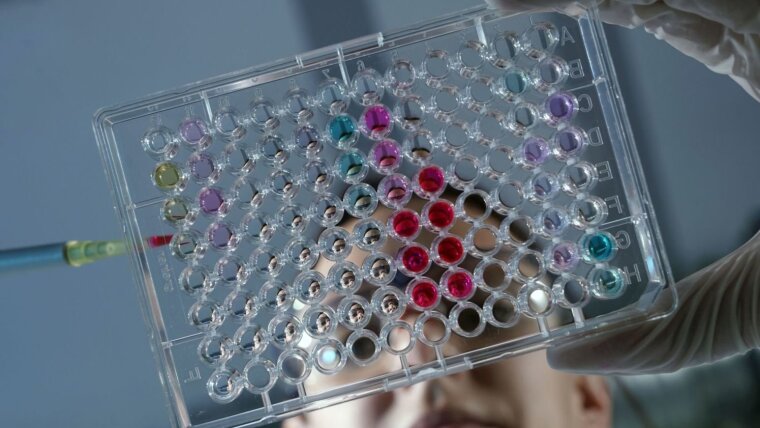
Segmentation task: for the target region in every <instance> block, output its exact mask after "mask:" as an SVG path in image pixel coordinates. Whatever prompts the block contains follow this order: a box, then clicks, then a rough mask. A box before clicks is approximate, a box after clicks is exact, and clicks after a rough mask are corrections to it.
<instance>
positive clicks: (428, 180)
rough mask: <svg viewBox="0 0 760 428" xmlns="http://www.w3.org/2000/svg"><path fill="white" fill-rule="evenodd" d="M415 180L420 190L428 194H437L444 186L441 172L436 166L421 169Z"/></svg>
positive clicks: (444, 182)
mask: <svg viewBox="0 0 760 428" xmlns="http://www.w3.org/2000/svg"><path fill="white" fill-rule="evenodd" d="M417 180H418V182H419V185H420V188H421V189H422V190H424V191H425V192H428V193H437V192H439V191H440V190H441V189H443V187H444V186H445V185H446V179H445V175H444V173H443V170H442V169H441V168H440V167H438V166H428V167H425V168H422V169H421V170H420V174H419V176H418V178H417Z"/></svg>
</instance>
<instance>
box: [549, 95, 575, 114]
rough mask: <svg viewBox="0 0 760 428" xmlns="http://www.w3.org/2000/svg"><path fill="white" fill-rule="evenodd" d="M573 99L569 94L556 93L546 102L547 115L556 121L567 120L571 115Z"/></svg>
mask: <svg viewBox="0 0 760 428" xmlns="http://www.w3.org/2000/svg"><path fill="white" fill-rule="evenodd" d="M573 104H574V103H573V98H572V96H571V95H570V94H567V93H564V92H558V93H556V94H554V95H552V96H550V97H549V99H548V100H547V101H546V108H547V110H549V113H550V114H551V115H552V116H554V117H555V118H557V119H569V118H570V117H571V116H572V115H573V110H574V108H573V107H574V106H573Z"/></svg>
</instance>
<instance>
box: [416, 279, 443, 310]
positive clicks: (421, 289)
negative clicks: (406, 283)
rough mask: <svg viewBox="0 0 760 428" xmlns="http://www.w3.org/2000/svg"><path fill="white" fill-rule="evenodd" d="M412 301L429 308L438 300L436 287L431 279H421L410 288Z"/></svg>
mask: <svg viewBox="0 0 760 428" xmlns="http://www.w3.org/2000/svg"><path fill="white" fill-rule="evenodd" d="M412 301H414V303H415V304H416V305H417V306H419V307H421V308H423V309H429V308H431V307H432V306H433V305H435V303H436V302H437V301H438V287H436V286H435V284H434V283H433V282H431V281H422V282H418V283H417V284H415V285H414V288H413V289H412Z"/></svg>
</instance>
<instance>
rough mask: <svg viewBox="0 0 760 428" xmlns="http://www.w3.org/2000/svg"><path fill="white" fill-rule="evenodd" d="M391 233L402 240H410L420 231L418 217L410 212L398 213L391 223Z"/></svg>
mask: <svg viewBox="0 0 760 428" xmlns="http://www.w3.org/2000/svg"><path fill="white" fill-rule="evenodd" d="M391 225H392V226H393V231H394V232H396V235H398V236H400V237H402V238H410V237H412V236H414V235H416V234H417V232H418V231H419V230H420V217H419V216H418V215H417V213H416V212H414V211H411V210H403V211H398V212H397V213H396V214H395V215H394V216H393V220H392V221H391Z"/></svg>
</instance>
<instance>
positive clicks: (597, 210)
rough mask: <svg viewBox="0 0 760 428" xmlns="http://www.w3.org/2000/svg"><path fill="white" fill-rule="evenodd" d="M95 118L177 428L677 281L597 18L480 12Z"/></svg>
mask: <svg viewBox="0 0 760 428" xmlns="http://www.w3.org/2000/svg"><path fill="white" fill-rule="evenodd" d="M94 127H95V132H96V135H97V140H98V144H99V147H100V150H101V153H102V156H103V159H104V164H105V168H106V170H107V175H108V178H109V180H110V184H111V186H112V189H113V192H114V196H115V200H116V207H117V210H118V213H119V216H120V219H121V221H122V222H123V224H124V227H125V229H126V231H127V238H128V240H129V243H130V246H131V254H132V259H133V261H134V268H135V273H136V278H137V281H138V284H139V287H138V288H139V290H140V292H141V295H142V301H143V304H144V309H145V314H146V319H147V322H148V324H149V326H150V331H151V333H152V343H153V344H154V349H155V352H156V354H157V357H158V358H157V360H158V363H159V366H160V374H161V377H162V380H163V384H164V386H165V388H166V392H167V396H168V398H169V402H170V405H171V408H172V410H173V415H174V418H175V423H176V424H177V425H179V426H228V425H250V424H252V425H256V424H262V423H267V422H271V421H273V420H276V419H281V418H284V417H286V416H290V415H293V414H296V413H298V412H302V411H306V410H309V409H315V408H319V407H323V406H326V405H330V404H335V403H340V402H342V401H345V400H346V399H349V397H350V398H356V397H360V396H364V395H368V394H373V393H378V392H382V391H387V390H390V389H392V388H396V387H400V386H405V385H409V384H411V383H414V382H419V381H422V380H425V379H429V378H431V377H436V376H444V375H446V374H450V373H454V372H457V371H462V370H467V369H471V368H473V367H475V366H478V365H480V364H485V363H488V362H492V361H495V360H498V359H500V358H505V357H508V356H512V355H516V354H519V353H521V352H526V351H528V350H533V349H537V348H540V347H542V346H547V345H548V344H550V343H552V342H555V341H558V340H576V339H577V338H578V337H580V336H582V335H585V334H588V333H590V332H596V331H600V330H601V329H611V328H615V327H616V326H619V325H620V324H622V323H630V322H633V321H639V320H644V319H650V318H654V317H657V316H660V315H662V314H661V313H659V312H657V311H655V310H654V308H653V302H654V300H655V299H656V298H657V297H658V295H659V294H660V292H661V291H663V290H664V289H665V288H667V286H668V285H669V284H671V283H672V280H671V279H670V274H669V269H668V267H667V263H666V260H665V256H664V253H663V251H662V245H661V242H660V238H659V233H658V231H657V228H656V224H655V222H654V219H653V213H652V211H651V207H650V202H649V197H648V195H647V192H646V188H645V186H644V182H643V179H642V176H641V170H640V167H639V164H638V158H637V155H636V152H635V149H634V147H633V141H632V139H631V133H630V130H629V127H628V123H627V119H626V116H625V111H624V109H623V106H622V103H621V100H620V95H619V92H618V89H617V84H616V81H615V75H614V72H613V70H612V67H611V64H610V59H609V54H608V52H607V45H606V43H605V39H604V34H603V32H602V27H601V25H600V23H599V21H598V19H597V18H596V15H595V12H594V11H593V10H590V11H587V12H586V13H585V14H583V15H581V16H579V17H575V18H571V17H567V16H564V15H561V14H558V13H545V14H535V15H517V16H508V15H506V14H505V13H503V12H498V11H493V10H488V9H485V8H480V9H476V10H469V11H465V12H463V13H460V14H458V15H457V16H453V17H445V18H441V19H438V20H435V21H432V22H428V23H424V24H421V25H418V26H415V27H413V28H409V29H406V30H402V31H397V32H393V33H382V34H381V33H378V34H373V35H370V36H367V37H364V38H360V39H355V40H351V41H347V42H345V43H341V44H339V45H336V46H331V47H327V48H324V49H320V50H317V51H313V52H309V53H306V54H303V55H299V56H296V57H294V58H287V59H284V60H282V61H279V62H276V63H273V64H268V65H264V66H261V67H255V68H251V69H247V70H243V71H240V72H236V73H232V74H228V75H225V76H221V77H218V78H214V79H210V80H207V81H203V82H199V83H195V84H192V85H189V86H185V87H182V88H179V89H177V90H172V91H166V92H163V93H160V94H157V95H153V96H150V97H147V98H143V99H141V100H139V101H136V102H132V103H128V104H123V105H119V106H116V107H112V108H106V109H102V110H100V111H99V112H98V113H97V114H96V117H95V120H94ZM169 234H171V235H173V238H172V240H171V243H170V244H169V245H168V246H166V247H163V248H161V249H152V248H147V246H146V245H145V244H144V242H145V239H144V238H146V237H148V236H151V235H169ZM412 355H413V356H414V358H412Z"/></svg>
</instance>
